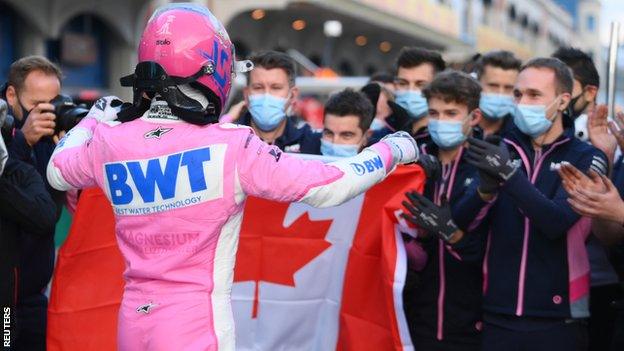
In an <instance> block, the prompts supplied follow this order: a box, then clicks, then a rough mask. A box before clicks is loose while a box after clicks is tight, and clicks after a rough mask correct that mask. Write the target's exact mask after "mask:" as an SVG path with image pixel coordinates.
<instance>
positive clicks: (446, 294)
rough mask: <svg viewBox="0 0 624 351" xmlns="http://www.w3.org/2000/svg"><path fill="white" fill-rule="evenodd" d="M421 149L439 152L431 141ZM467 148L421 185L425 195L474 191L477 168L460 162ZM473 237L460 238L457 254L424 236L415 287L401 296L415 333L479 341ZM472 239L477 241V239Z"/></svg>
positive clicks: (477, 261) (454, 198) (449, 195)
mask: <svg viewBox="0 0 624 351" xmlns="http://www.w3.org/2000/svg"><path fill="white" fill-rule="evenodd" d="M421 152H426V153H430V154H433V155H437V152H438V150H437V146H436V145H435V144H434V143H430V144H426V145H422V146H421ZM464 152H465V148H464V147H462V148H461V149H460V152H459V154H458V155H457V157H456V159H455V160H454V161H453V162H452V163H451V164H449V165H445V166H444V167H443V172H442V173H443V175H442V179H440V180H439V181H436V182H432V181H428V182H427V183H426V184H425V190H424V195H425V196H426V197H427V198H428V199H430V200H433V201H434V202H436V203H438V204H439V203H440V198H441V197H442V196H445V197H447V198H448V199H449V202H450V203H451V205H453V204H455V203H457V201H458V199H460V198H462V197H464V196H467V194H468V193H470V192H471V191H474V190H473V189H474V187H475V186H476V182H478V172H477V170H476V169H475V168H474V167H473V166H471V165H469V164H468V163H467V162H465V161H464V158H463V154H464ZM471 240H472V238H471V237H468V236H467V237H466V238H465V239H464V240H462V242H463V243H462V244H461V245H462V246H464V247H462V250H461V253H460V252H459V251H457V250H455V249H454V248H453V247H451V246H450V245H447V244H446V243H445V242H444V241H442V240H440V239H436V238H431V237H430V238H428V239H426V240H424V241H423V242H422V245H423V248H424V249H425V251H426V253H427V256H428V260H427V263H426V264H425V266H424V268H423V269H422V271H420V272H419V274H418V277H417V278H418V281H419V283H418V286H417V287H415V288H414V290H413V292H412V293H411V296H405V298H406V299H408V300H409V301H406V304H407V305H408V306H409V312H408V314H409V315H408V320H409V324H410V329H411V333H412V335H413V337H414V338H424V339H429V340H435V339H437V340H441V341H442V340H443V341H450V342H453V343H466V344H474V345H477V344H478V342H479V338H478V337H479V331H480V325H481V287H482V279H481V277H482V273H481V258H480V257H477V258H476V259H475V258H474V256H470V257H464V253H465V252H468V251H469V249H468V248H467V247H466V246H471V245H472V244H473V243H471ZM474 244H476V245H479V243H478V242H475V243H474Z"/></svg>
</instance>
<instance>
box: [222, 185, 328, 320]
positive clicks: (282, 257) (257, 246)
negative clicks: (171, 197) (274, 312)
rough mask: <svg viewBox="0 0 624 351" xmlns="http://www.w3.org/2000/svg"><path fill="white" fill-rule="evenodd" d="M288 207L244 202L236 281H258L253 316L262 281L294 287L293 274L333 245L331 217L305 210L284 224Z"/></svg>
mask: <svg viewBox="0 0 624 351" xmlns="http://www.w3.org/2000/svg"><path fill="white" fill-rule="evenodd" d="M289 206H290V204H288V203H278V202H273V201H268V200H263V199H258V198H252V197H250V198H249V199H248V200H247V204H246V205H245V216H244V219H243V223H242V225H241V231H240V242H239V245H238V252H237V254H236V268H235V269H234V281H235V282H242V281H250V280H252V281H254V282H255V283H256V284H255V291H254V304H253V310H252V318H256V317H257V316H258V285H259V283H260V281H264V282H270V283H275V284H281V285H288V286H295V281H294V274H295V273H296V272H297V271H298V270H299V269H301V268H302V267H303V266H305V265H306V264H307V263H308V262H310V261H312V260H313V259H314V258H315V257H317V256H318V255H320V254H321V253H322V252H323V251H325V249H327V248H328V247H329V246H331V244H330V243H329V242H327V241H326V240H325V235H326V234H327V231H328V230H329V226H330V225H331V222H332V221H331V220H324V221H312V220H310V217H309V215H308V213H307V212H306V213H304V214H303V215H302V216H301V217H299V218H298V219H297V220H296V221H295V222H294V223H292V224H291V225H290V226H289V227H284V226H283V225H282V224H283V223H284V217H285V216H286V211H287V210H288V207H289Z"/></svg>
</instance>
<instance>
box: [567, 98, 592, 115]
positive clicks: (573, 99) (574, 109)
mask: <svg viewBox="0 0 624 351" xmlns="http://www.w3.org/2000/svg"><path fill="white" fill-rule="evenodd" d="M583 93H584V92H581V93H580V94H579V95H578V96H577V97H573V98H572V99H571V100H570V105H569V106H570V108H569V109H570V112H571V113H572V118H573V119H577V118H578V116H580V115H582V114H583V111H585V109H586V108H587V105H589V102H587V101H585V104H584V105H583V107H581V109H580V110H578V111H577V110H576V107H575V106H576V102H577V101H579V99H580V98H581V96H583Z"/></svg>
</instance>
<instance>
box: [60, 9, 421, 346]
mask: <svg viewBox="0 0 624 351" xmlns="http://www.w3.org/2000/svg"><path fill="white" fill-rule="evenodd" d="M163 28H164V29H163ZM165 29H166V30H165ZM165 38H166V39H167V40H168V41H169V42H170V43H171V44H170V45H167V46H166V47H165V46H159V45H155V43H157V42H158V41H159V40H164V39H165ZM164 52H167V53H168V55H163V53H164ZM213 57H218V58H219V60H217V61H213V60H212V58H213ZM233 57H234V48H233V46H232V43H231V41H230V40H229V38H228V36H227V32H226V31H225V28H224V27H223V26H222V25H221V24H220V23H219V22H218V20H217V19H216V18H215V17H214V16H213V15H212V14H211V13H210V12H209V11H208V10H207V9H206V8H205V7H203V6H200V5H195V4H172V5H168V6H165V7H163V8H160V9H158V10H157V11H156V12H155V13H154V15H153V16H152V18H151V19H150V20H149V22H148V24H147V27H146V29H145V31H144V33H143V36H142V39H141V45H140V47H139V64H138V65H137V68H136V70H135V74H134V75H132V76H128V77H124V78H122V84H124V85H133V86H134V88H135V94H136V96H135V105H134V106H133V107H129V108H128V109H125V110H123V111H122V112H121V113H120V114H119V115H118V117H119V118H120V119H122V120H123V121H126V123H122V124H115V123H113V122H110V121H111V120H112V119H114V118H115V116H116V113H115V111H116V109H117V108H119V105H120V102H119V101H116V100H115V99H113V98H110V97H108V98H103V99H101V100H99V101H98V102H97V103H96V104H95V106H94V107H93V108H92V109H91V111H90V112H89V115H88V116H87V117H85V118H84V119H83V120H82V121H81V122H80V124H79V125H78V126H77V127H76V128H74V129H73V130H71V131H70V132H69V133H68V135H67V136H66V137H65V138H64V139H63V140H62V141H61V142H60V143H59V145H58V147H57V149H56V150H55V152H54V154H53V156H52V160H51V162H50V164H49V165H48V179H49V180H50V183H51V184H52V185H53V186H55V187H56V188H58V189H69V188H83V187H88V186H95V185H97V186H99V187H101V188H102V189H104V191H105V192H106V194H107V196H108V198H109V199H110V201H111V203H112V205H113V209H114V213H115V217H116V234H117V240H118V242H119V247H120V250H121V252H122V253H123V255H124V258H125V261H126V262H127V263H128V264H127V268H126V271H125V273H124V278H125V281H126V284H125V290H124V296H123V300H122V304H121V307H120V311H119V326H118V330H119V332H118V343H119V349H122V350H148V349H149V350H182V349H192V350H207V349H219V350H234V348H235V346H234V340H235V338H234V322H233V317H232V309H231V305H230V292H231V286H232V277H233V268H234V261H235V252H236V245H237V242H238V234H239V230H240V224H241V218H242V210H243V206H244V202H245V197H246V195H248V194H249V195H255V196H259V197H264V198H269V199H273V200H277V201H287V202H290V201H301V202H304V203H308V204H311V205H313V206H319V207H325V206H334V205H338V204H340V203H342V202H344V201H346V200H348V199H350V198H352V197H354V196H357V195H358V194H360V193H362V192H364V191H366V190H367V189H368V188H370V187H371V186H373V185H374V184H376V183H378V182H380V181H381V180H382V179H384V178H385V176H386V175H387V174H388V173H389V172H390V171H391V170H392V169H393V168H394V167H395V166H396V165H397V164H400V163H408V162H413V161H414V160H415V159H416V158H417V156H418V149H417V146H416V143H415V141H414V140H413V139H412V138H411V137H410V136H409V135H408V134H407V133H404V132H401V133H397V134H393V135H390V136H388V137H386V138H385V139H384V140H382V141H381V142H380V143H378V144H375V145H373V146H371V147H369V148H366V149H364V150H363V151H362V152H361V153H360V154H358V155H357V156H354V157H349V158H346V159H344V160H341V161H338V162H335V163H331V164H323V163H321V162H318V161H303V160H301V159H299V158H295V157H291V156H289V155H286V154H283V153H282V152H281V150H280V149H279V148H277V147H276V146H270V145H268V144H267V143H265V142H263V141H262V140H261V139H260V138H258V137H257V136H256V135H255V133H254V132H253V130H252V129H251V128H249V127H245V126H238V125H233V124H216V123H211V122H216V121H217V120H218V116H219V114H220V112H221V107H222V106H223V104H224V103H225V101H226V99H227V97H228V93H229V89H230V84H231V80H230V78H231V77H232V73H233V69H234V67H237V66H238V67H243V66H245V67H246V69H249V68H250V67H249V66H248V63H247V64H240V63H238V64H235V63H234V62H233ZM222 79H224V80H222ZM145 96H153V98H152V99H151V101H146V99H144V97H145ZM146 103H149V106H148V109H147V111H145V113H144V114H143V115H142V116H141V115H135V113H136V112H137V111H142V110H143V109H144V108H145V104H146Z"/></svg>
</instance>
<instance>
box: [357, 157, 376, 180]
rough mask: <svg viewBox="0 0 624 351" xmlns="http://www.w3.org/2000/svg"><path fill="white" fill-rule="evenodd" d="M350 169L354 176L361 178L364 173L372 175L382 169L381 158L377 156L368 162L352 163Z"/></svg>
mask: <svg viewBox="0 0 624 351" xmlns="http://www.w3.org/2000/svg"><path fill="white" fill-rule="evenodd" d="M351 168H353V171H354V172H355V174H357V175H359V176H361V175H364V174H365V173H372V172H374V171H376V170H378V169H380V168H383V162H381V157H380V156H377V157H375V158H373V159H370V160H368V161H364V162H363V163H352V164H351Z"/></svg>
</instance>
